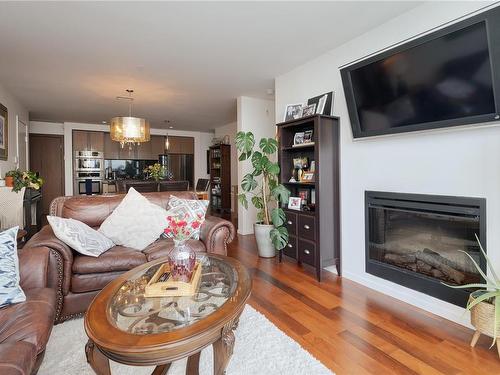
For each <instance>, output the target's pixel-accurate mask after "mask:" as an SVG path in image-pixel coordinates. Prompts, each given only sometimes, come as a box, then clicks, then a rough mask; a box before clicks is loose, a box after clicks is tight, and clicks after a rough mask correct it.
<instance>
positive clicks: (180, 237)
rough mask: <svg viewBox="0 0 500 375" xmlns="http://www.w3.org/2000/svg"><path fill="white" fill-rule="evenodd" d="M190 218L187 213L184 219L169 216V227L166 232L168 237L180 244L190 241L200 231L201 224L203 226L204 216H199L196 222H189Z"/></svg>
mask: <svg viewBox="0 0 500 375" xmlns="http://www.w3.org/2000/svg"><path fill="white" fill-rule="evenodd" d="M189 218H190V216H189V214H187V213H186V215H184V217H181V216H167V222H168V227H166V228H165V230H164V232H165V234H166V235H167V237H170V238H173V239H174V240H175V241H178V242H184V241H187V240H188V239H190V238H191V237H192V236H193V235H194V234H195V233H196V232H198V231H199V228H200V227H201V224H203V216H202V215H198V216H197V218H196V219H194V220H189Z"/></svg>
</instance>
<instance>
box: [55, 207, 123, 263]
mask: <svg viewBox="0 0 500 375" xmlns="http://www.w3.org/2000/svg"><path fill="white" fill-rule="evenodd" d="M47 220H48V222H49V224H50V226H51V227H52V230H53V231H54V234H55V236H56V237H57V238H59V239H60V240H61V241H62V242H64V243H65V244H66V245H68V246H69V247H71V248H72V249H74V250H75V251H78V252H79V253H80V254H83V255H88V256H91V257H98V256H99V255H101V254H102V253H104V252H105V251H107V250H109V249H111V248H112V247H113V246H115V244H114V243H113V241H111V240H110V239H109V238H107V237H105V236H104V235H102V234H101V233H99V232H98V231H96V230H95V229H92V228H91V227H89V226H88V225H87V224H85V223H82V222H81V221H78V220H74V219H63V218H62V217H58V216H47Z"/></svg>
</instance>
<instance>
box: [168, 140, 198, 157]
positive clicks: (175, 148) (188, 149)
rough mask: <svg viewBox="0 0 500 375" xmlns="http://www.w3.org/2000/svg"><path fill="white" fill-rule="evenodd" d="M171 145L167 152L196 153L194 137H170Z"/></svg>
mask: <svg viewBox="0 0 500 375" xmlns="http://www.w3.org/2000/svg"><path fill="white" fill-rule="evenodd" d="M168 143H169V147H168V150H166V153H167V154H190V155H193V154H194V138H193V137H176V136H169V137H168Z"/></svg>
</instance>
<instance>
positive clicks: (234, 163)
mask: <svg viewBox="0 0 500 375" xmlns="http://www.w3.org/2000/svg"><path fill="white" fill-rule="evenodd" d="M237 128H238V123H236V122H231V123H229V124H226V125H223V126H219V127H217V128H215V137H216V138H223V137H224V136H226V135H228V136H229V143H230V144H231V185H238V151H237V150H236V143H235V140H236V133H237Z"/></svg>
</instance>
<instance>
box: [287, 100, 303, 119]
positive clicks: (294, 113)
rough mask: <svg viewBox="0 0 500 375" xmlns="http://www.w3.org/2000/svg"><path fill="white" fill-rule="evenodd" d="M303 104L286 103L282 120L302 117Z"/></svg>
mask: <svg viewBox="0 0 500 375" xmlns="http://www.w3.org/2000/svg"><path fill="white" fill-rule="evenodd" d="M302 106H303V104H302V103H300V104H288V105H287V106H286V109H285V117H284V119H283V121H290V120H296V119H299V118H301V117H302Z"/></svg>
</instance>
